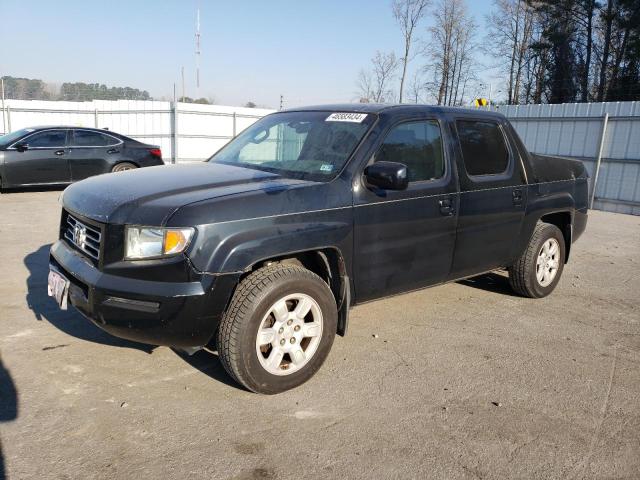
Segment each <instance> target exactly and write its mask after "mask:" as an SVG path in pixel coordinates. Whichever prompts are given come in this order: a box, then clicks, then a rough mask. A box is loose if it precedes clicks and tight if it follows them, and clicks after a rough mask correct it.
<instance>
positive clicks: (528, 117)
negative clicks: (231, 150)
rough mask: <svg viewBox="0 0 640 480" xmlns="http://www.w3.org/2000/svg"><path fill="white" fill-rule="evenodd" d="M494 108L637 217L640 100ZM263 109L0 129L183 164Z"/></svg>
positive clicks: (95, 116) (121, 108) (82, 107)
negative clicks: (79, 135) (74, 130)
mask: <svg viewBox="0 0 640 480" xmlns="http://www.w3.org/2000/svg"><path fill="white" fill-rule="evenodd" d="M496 109H497V110H498V111H500V112H502V113H504V114H505V115H506V116H507V117H508V118H509V119H510V120H511V122H512V123H513V125H514V127H515V129H516V130H517V131H518V133H519V134H520V136H521V137H522V139H523V141H524V143H525V144H526V146H527V148H528V149H529V150H530V151H532V152H536V153H541V154H547V155H562V156H570V157H575V158H578V159H580V160H582V161H583V162H584V163H585V165H586V167H587V170H588V171H589V174H590V176H591V182H592V186H593V184H594V181H595V180H596V179H597V184H596V188H595V196H594V197H595V198H594V203H593V206H594V208H597V209H601V210H608V211H614V212H621V213H632V214H636V215H640V102H616V103H576V104H562V105H521V106H501V107H497V108H496ZM271 112H272V110H266V109H257V108H241V107H225V106H220V105H199V104H193V103H175V104H174V103H173V102H156V101H133V100H132V101H129V100H117V101H105V100H95V101H93V102H48V101H35V100H6V101H5V108H4V109H2V126H1V129H2V131H3V132H8V131H14V130H17V129H20V128H23V127H28V126H34V125H74V126H84V127H97V128H109V129H110V130H113V131H116V132H119V133H122V134H124V135H128V136H131V137H133V138H136V139H139V140H141V141H143V142H146V143H151V144H154V145H159V146H160V147H161V148H162V151H163V156H164V158H165V162H170V161H173V162H184V161H194V160H203V159H205V158H208V157H209V156H211V155H212V154H213V153H215V152H216V151H217V150H218V149H219V148H220V147H222V146H223V145H224V144H225V143H227V142H228V141H229V140H230V139H231V138H233V136H235V135H236V134H237V133H239V132H240V131H242V130H243V129H245V128H246V127H248V126H249V125H251V124H252V123H253V122H255V121H256V120H257V119H258V118H261V117H262V116H264V115H266V114H268V113H271ZM598 160H600V162H599V161H598ZM598 163H599V164H600V168H597V165H598ZM596 172H597V173H596ZM592 190H593V189H592Z"/></svg>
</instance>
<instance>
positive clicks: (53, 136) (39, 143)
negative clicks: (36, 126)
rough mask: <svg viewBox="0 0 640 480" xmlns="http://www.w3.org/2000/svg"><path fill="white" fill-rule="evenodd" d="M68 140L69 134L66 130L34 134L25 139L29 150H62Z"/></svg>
mask: <svg viewBox="0 0 640 480" xmlns="http://www.w3.org/2000/svg"><path fill="white" fill-rule="evenodd" d="M66 139H67V132H66V131H64V130H47V131H46V132H40V133H34V134H33V135H31V136H30V137H27V138H25V140H24V141H25V143H27V144H28V145H29V148H60V147H64V145H65V143H66Z"/></svg>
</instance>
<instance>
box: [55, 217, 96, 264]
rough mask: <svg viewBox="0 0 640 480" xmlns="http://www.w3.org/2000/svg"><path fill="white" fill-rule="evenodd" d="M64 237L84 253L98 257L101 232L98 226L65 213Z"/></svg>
mask: <svg viewBox="0 0 640 480" xmlns="http://www.w3.org/2000/svg"><path fill="white" fill-rule="evenodd" d="M64 238H66V239H67V240H68V241H69V243H71V245H73V246H74V247H76V248H77V249H78V250H80V251H82V252H84V253H86V254H87V255H89V256H90V257H91V258H93V259H94V260H98V259H99V258H100V241H101V240H102V233H101V232H100V230H99V229H98V228H96V227H92V226H90V225H87V224H86V223H82V222H81V221H80V220H78V219H77V218H75V217H73V216H72V215H67V224H66V228H65V230H64Z"/></svg>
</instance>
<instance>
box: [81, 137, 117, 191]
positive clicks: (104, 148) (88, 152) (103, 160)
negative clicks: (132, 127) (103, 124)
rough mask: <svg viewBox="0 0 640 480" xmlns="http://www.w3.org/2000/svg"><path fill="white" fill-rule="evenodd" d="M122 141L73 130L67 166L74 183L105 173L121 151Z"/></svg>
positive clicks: (109, 169)
mask: <svg viewBox="0 0 640 480" xmlns="http://www.w3.org/2000/svg"><path fill="white" fill-rule="evenodd" d="M122 144H123V142H122V140H120V139H119V138H116V137H113V136H111V135H108V134H106V133H101V132H96V131H95V130H84V129H74V130H73V132H72V135H71V151H70V153H69V165H70V167H71V177H72V180H73V181H74V182H76V181H78V180H82V179H84V178H87V177H91V176H93V175H99V174H101V173H107V172H110V171H111V167H112V166H113V165H114V164H115V160H116V159H117V158H119V157H118V155H119V154H120V150H121V149H122Z"/></svg>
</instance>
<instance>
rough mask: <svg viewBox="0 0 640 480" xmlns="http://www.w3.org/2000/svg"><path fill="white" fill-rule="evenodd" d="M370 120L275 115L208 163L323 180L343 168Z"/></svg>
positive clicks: (354, 115)
mask: <svg viewBox="0 0 640 480" xmlns="http://www.w3.org/2000/svg"><path fill="white" fill-rule="evenodd" d="M374 117H375V115H373V114H365V113H353V112H350V113H345V112H285V113H275V114H272V115H268V116H266V117H264V118H262V119H260V120H258V121H257V122H256V123H254V124H253V125H251V126H250V127H249V128H247V129H246V130H245V131H244V132H242V133H241V134H240V135H238V136H237V137H236V138H235V139H234V140H232V141H231V142H229V143H228V144H227V145H226V146H225V147H224V148H222V149H221V150H220V151H219V152H217V153H216V154H215V155H213V157H211V158H210V159H209V161H210V162H216V163H224V164H227V165H236V166H241V167H246V168H253V169H257V170H265V171H269V172H273V173H277V174H280V175H282V176H285V177H293V178H300V179H303V180H318V181H326V180H329V179H331V178H333V177H334V176H335V175H336V174H337V173H338V172H339V171H340V170H341V169H342V167H343V166H344V164H345V162H346V161H347V160H348V158H349V157H350V155H351V154H352V153H353V151H354V150H355V148H356V146H357V145H358V143H359V142H360V140H361V139H362V137H363V136H364V134H365V133H366V132H367V130H368V129H369V127H370V126H371V125H372V124H373V122H374V120H375V118H374Z"/></svg>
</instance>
